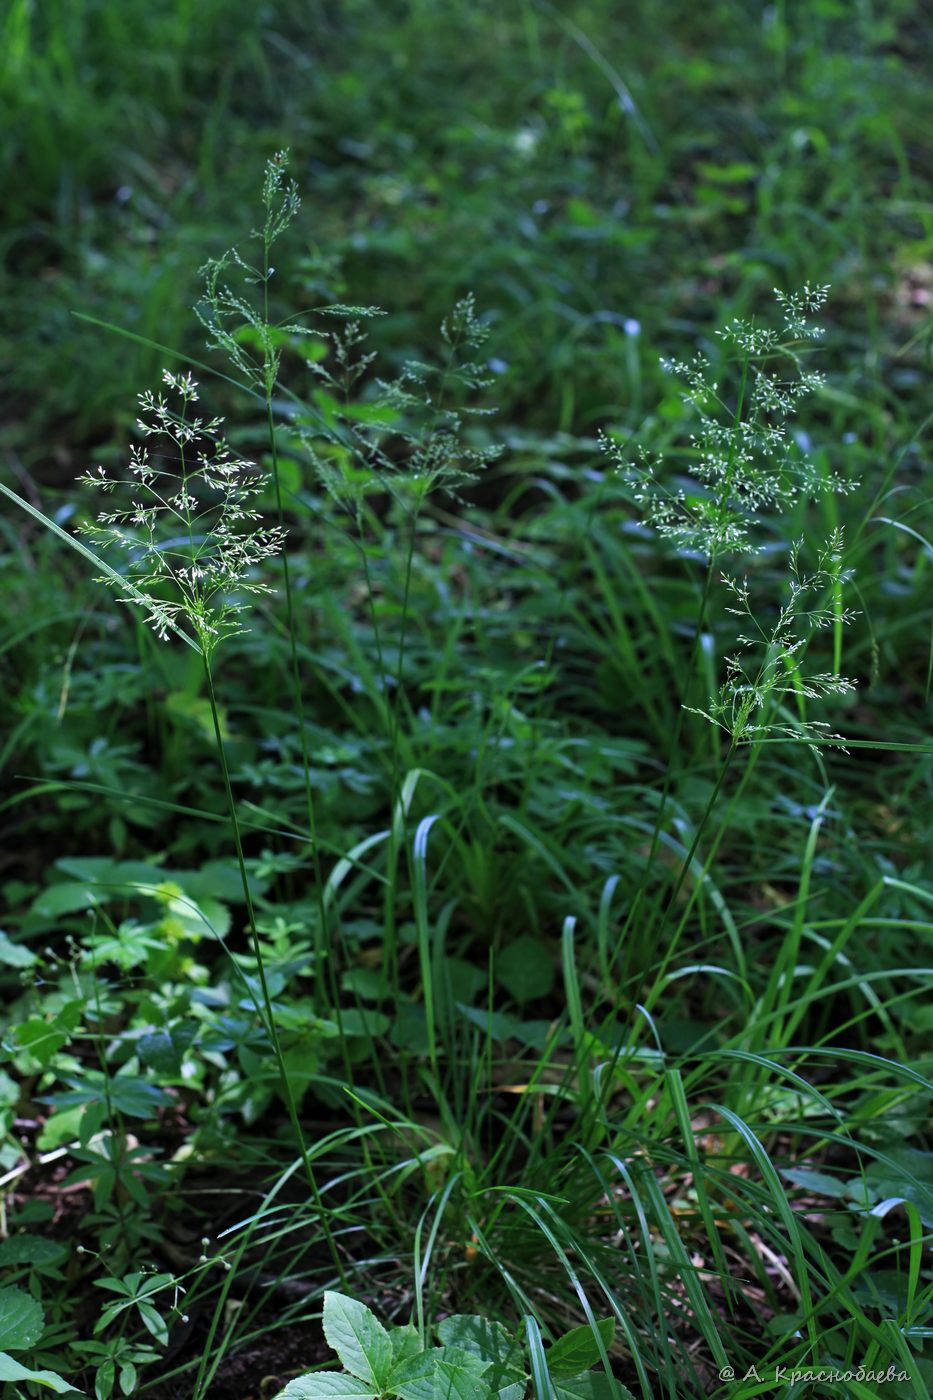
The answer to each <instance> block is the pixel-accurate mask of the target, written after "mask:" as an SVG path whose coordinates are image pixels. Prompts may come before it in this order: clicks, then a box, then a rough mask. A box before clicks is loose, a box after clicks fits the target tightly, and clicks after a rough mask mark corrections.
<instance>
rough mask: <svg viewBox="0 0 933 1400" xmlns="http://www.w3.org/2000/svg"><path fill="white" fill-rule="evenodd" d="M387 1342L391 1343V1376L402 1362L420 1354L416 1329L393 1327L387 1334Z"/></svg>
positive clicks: (419, 1339) (419, 1340) (419, 1342)
mask: <svg viewBox="0 0 933 1400" xmlns="http://www.w3.org/2000/svg"><path fill="white" fill-rule="evenodd" d="M389 1341H390V1342H391V1343H392V1375H394V1374H395V1371H396V1369H397V1367H398V1366H399V1365H400V1364H401V1363H402V1362H403V1361H408V1360H409V1359H410V1358H412V1357H415V1356H419V1355H420V1354H421V1338H420V1337H419V1335H418V1329H417V1327H412V1326H408V1327H393V1328H392V1331H391V1332H390V1333H389Z"/></svg>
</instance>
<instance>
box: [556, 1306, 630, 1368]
mask: <svg viewBox="0 0 933 1400" xmlns="http://www.w3.org/2000/svg"><path fill="white" fill-rule="evenodd" d="M596 1326H597V1328H598V1329H599V1335H600V1337H601V1338H602V1343H603V1349H604V1350H605V1351H608V1350H609V1348H610V1347H611V1346H612V1339H613V1337H614V1336H615V1330H616V1324H615V1319H614V1318H611V1317H604V1318H602V1319H601V1320H600V1321H599V1322H597V1324H596ZM598 1360H599V1347H598V1345H597V1342H596V1338H595V1336H594V1335H593V1329H592V1327H590V1326H589V1324H587V1323H584V1325H583V1326H582V1327H574V1328H573V1329H572V1330H571V1331H570V1332H565V1333H564V1335H563V1336H562V1337H560V1338H558V1340H557V1341H556V1342H555V1343H554V1345H553V1346H552V1347H551V1348H550V1350H549V1351H548V1352H547V1364H548V1370H549V1371H550V1373H551V1375H552V1376H578V1375H579V1374H580V1372H581V1371H588V1370H589V1369H590V1367H591V1366H595V1365H596V1363H597V1362H598Z"/></svg>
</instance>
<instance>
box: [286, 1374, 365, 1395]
mask: <svg viewBox="0 0 933 1400" xmlns="http://www.w3.org/2000/svg"><path fill="white" fill-rule="evenodd" d="M335 1395H339V1396H342V1397H343V1400H376V1392H375V1391H374V1390H373V1389H371V1387H369V1386H367V1385H366V1384H365V1383H364V1382H363V1381H359V1380H357V1378H356V1376H341V1375H338V1374H337V1372H335V1371H317V1372H315V1373H313V1374H312V1375H309V1376H298V1377H297V1379H296V1380H293V1381H289V1383H288V1385H287V1386H286V1387H285V1389H284V1390H280V1391H279V1393H278V1396H277V1400H328V1397H330V1396H335Z"/></svg>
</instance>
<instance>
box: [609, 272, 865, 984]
mask: <svg viewBox="0 0 933 1400" xmlns="http://www.w3.org/2000/svg"><path fill="white" fill-rule="evenodd" d="M828 293H829V288H828V287H827V286H810V285H806V286H804V287H803V288H802V290H801V291H799V292H792V293H786V292H782V291H780V290H777V289H776V290H775V292H774V297H775V301H776V303H777V307H778V313H779V317H780V322H781V324H780V326H779V327H776V328H775V327H768V326H759V325H756V324H755V322H753V321H751V320H747V319H742V318H738V317H735V318H733V319H732V320H731V321H730V322H728V323H727V324H726V325H725V326H723V327H722V328H721V329H719V330H718V331H717V332H716V335H717V338H718V339H719V340H720V341H721V343H722V345H723V347H724V348H725V350H726V352H727V356H726V375H725V382H721V379H720V378H719V377H717V372H716V370H715V368H714V365H713V362H712V360H711V359H710V357H709V356H708V355H705V354H701V353H697V354H695V355H694V356H692V358H690V359H689V360H679V359H669V360H664V361H662V364H663V366H664V368H665V369H666V370H667V371H668V373H670V374H671V375H672V376H674V377H675V378H676V379H677V380H679V382H680V384H681V391H680V395H681V401H682V403H683V405H684V409H685V415H684V416H685V419H686V421H687V422H688V423H689V424H690V428H689V431H688V433H687V441H686V448H687V456H688V459H689V462H690V467H689V470H688V471H687V472H683V471H682V470H680V469H676V470H675V469H674V468H673V467H671V466H669V465H668V464H667V463H665V462H664V460H663V458H661V459H659V458H657V457H655V456H653V455H652V454H651V453H649V452H648V451H646V450H639V451H638V452H637V454H636V457H635V460H634V462H632V461H630V460H629V455H628V451H627V448H626V447H625V446H623V445H621V444H619V443H617V442H615V441H614V440H613V439H612V438H610V437H608V436H604V437H603V440H602V445H603V449H604V451H605V452H606V453H607V455H608V456H609V458H610V461H611V462H612V464H613V465H614V467H615V470H616V472H617V473H618V475H619V476H620V477H621V478H622V480H623V481H624V482H625V483H626V484H627V485H628V487H629V489H630V492H631V499H632V501H633V504H634V505H635V506H636V508H637V509H638V511H639V512H640V514H641V516H642V518H643V520H644V522H645V524H646V525H647V526H648V527H649V528H651V529H652V530H653V531H654V533H655V534H656V536H657V537H658V538H659V539H660V540H662V541H664V542H665V543H666V544H668V545H669V546H671V547H672V548H673V549H674V550H675V551H676V552H677V553H678V554H679V555H681V556H686V557H687V558H691V557H692V558H696V557H699V558H701V559H703V560H704V561H705V571H704V574H705V576H704V583H703V587H702V591H701V595H700V600H699V606H698V610H697V618H696V624H695V628H694V641H693V648H692V652H691V657H690V661H689V665H688V670H687V685H686V687H685V691H684V694H683V695H682V697H681V701H682V703H681V706H680V708H679V710H678V715H677V720H676V723H675V727H674V734H673V739H672V744H671V752H670V757H669V761H668V764H667V772H666V776H665V782H664V787H663V790H662V793H661V797H660V801H659V804H658V810H657V815H656V817H655V821H654V826H653V831H652V839H651V846H650V850H649V854H648V862H647V871H646V879H645V881H644V883H643V887H642V888H643V889H645V888H647V877H648V875H649V874H650V871H651V870H652V868H653V866H654V863H655V860H656V858H657V855H658V851H659V848H660V843H661V838H662V832H663V830H664V825H665V822H666V819H667V813H668V805H669V799H670V795H671V791H672V785H673V779H674V775H675V771H676V768H677V765H678V763H679V762H682V755H681V736H682V733H683V719H684V715H685V714H686V713H693V714H699V715H701V716H702V717H703V718H705V719H707V720H708V721H709V722H710V723H711V724H712V725H714V726H715V727H716V728H717V729H718V730H720V731H721V732H723V733H724V734H725V735H726V736H727V737H728V741H729V742H728V745H727V747H726V750H725V753H724V755H723V756H722V757H721V759H720V763H719V770H718V772H717V775H716V779H715V782H714V785H713V789H712V792H711V794H710V797H709V800H708V801H707V804H706V806H705V809H704V811H703V813H702V815H701V817H700V820H699V822H698V824H697V826H696V828H695V831H694V834H693V839H692V841H691V843H690V846H689V849H688V850H687V852H686V854H685V856H684V859H683V862H682V865H681V868H680V871H679V875H678V877H677V879H676V880H675V883H674V886H673V889H672V891H671V893H670V895H669V896H668V898H667V900H666V901H665V902H664V905H663V908H662V896H661V894H660V893H659V894H658V895H657V897H656V899H655V900H654V902H653V905H652V907H651V908H650V909H649V910H648V911H645V921H644V922H645V929H646V938H647V939H648V940H650V941H651V942H655V941H656V940H658V939H659V938H660V937H661V935H662V933H663V932H664V930H665V928H666V925H667V923H668V921H669V918H670V916H671V912H672V910H673V908H674V907H675V905H676V903H677V901H678V899H679V897H680V894H681V890H682V889H683V885H684V882H685V880H686V878H687V874H688V872H689V871H690V870H691V868H692V867H693V864H694V860H695V858H696V855H697V851H698V850H699V846H700V842H701V839H702V837H703V833H704V831H705V829H706V827H707V824H708V822H709V820H710V818H711V816H712V813H713V810H714V808H715V805H716V802H717V800H718V798H719V795H720V793H721V791H722V789H723V786H724V783H725V779H726V775H727V773H728V771H729V769H730V766H731V764H732V761H733V759H734V757H735V754H736V752H737V750H738V749H739V748H740V747H741V746H743V745H745V746H747V745H752V746H757V745H758V744H760V743H761V742H764V741H766V740H769V739H790V740H795V741H798V742H799V741H803V742H806V743H809V744H810V745H811V747H814V748H815V747H816V746H817V745H818V744H820V743H829V744H835V745H841V743H842V740H841V736H840V735H838V734H835V733H834V732H833V731H832V730H831V729H830V727H829V726H828V725H827V724H826V723H825V722H823V721H821V720H818V719H812V718H811V717H810V716H809V714H808V712H807V704H806V702H807V701H808V700H810V701H814V700H815V701H818V700H822V699H825V698H826V697H828V696H832V695H845V694H848V693H849V692H851V691H852V689H853V688H854V687H853V682H852V681H850V680H848V679H846V678H845V677H843V676H841V675H840V674H839V671H838V656H839V649H840V644H839V636H838V634H839V631H840V629H841V627H842V626H843V625H844V624H845V623H846V622H848V621H850V620H851V618H852V616H853V614H852V613H851V612H849V611H848V610H847V609H845V608H844V607H843V606H842V603H841V590H842V584H843V582H844V581H845V580H846V579H847V578H848V576H849V575H848V574H847V573H846V572H845V570H844V569H843V567H842V553H843V538H842V534H841V532H839V531H835V532H833V534H832V536H831V538H830V539H829V541H828V542H827V544H826V546H825V547H824V548H823V549H822V550H821V551H820V553H819V556H818V559H817V564H816V567H815V569H813V570H812V571H811V572H809V573H806V572H805V571H804V570H803V568H802V566H801V563H800V549H801V546H800V544H799V543H793V544H791V545H790V547H789V559H788V571H787V582H786V596H785V597H784V598H783V599H781V600H780V601H779V602H778V603H777V606H776V608H775V606H774V604H773V603H772V602H770V601H769V603H768V604H767V605H766V607H765V609H764V610H761V609H759V608H757V607H756V606H755V603H754V601H753V597H752V591H751V587H750V585H749V583H748V581H747V580H746V579H744V578H742V577H740V576H738V575H736V574H734V573H732V572H727V571H726V570H725V567H724V566H725V561H726V560H727V559H737V558H743V557H744V558H746V559H752V558H753V557H754V556H755V555H757V554H758V553H759V552H760V550H761V549H762V544H763V536H764V534H765V532H766V531H768V530H769V529H770V530H771V532H772V533H773V527H774V526H775V525H777V527H778V529H780V528H781V526H780V517H782V516H786V513H787V512H788V511H789V510H790V509H791V508H793V507H794V506H796V505H798V504H800V503H807V502H817V501H819V500H821V499H823V498H825V497H826V496H827V495H829V494H833V493H837V494H847V493H848V492H850V491H852V490H854V489H855V487H856V485H857V483H856V482H854V481H850V480H848V479H847V478H845V477H843V476H842V475H841V474H839V473H838V472H833V471H827V470H825V469H822V468H820V467H818V466H817V465H816V464H815V463H813V462H812V461H811V460H810V459H809V458H808V457H807V455H806V453H805V452H803V451H802V450H801V448H800V446H799V440H798V438H795V436H794V434H793V432H792V427H793V423H794V420H795V418H796V417H797V415H798V413H799V412H800V409H801V407H802V406H803V404H804V403H805V402H806V400H807V399H809V398H810V397H812V396H813V395H814V394H816V393H818V392H819V391H820V390H821V388H822V387H823V384H824V376H823V375H822V374H821V373H820V372H819V371H817V370H814V369H812V368H810V366H809V364H808V363H807V360H806V358H805V354H806V351H807V350H808V349H812V347H813V346H814V345H815V344H816V343H817V342H819V341H820V340H821V339H822V336H823V329H822V327H821V326H820V325H819V324H818V322H817V321H816V320H814V319H813V318H814V317H816V316H818V314H819V313H820V311H821V310H822V309H823V307H824V306H825V303H826V299H827V296H828ZM776 518H777V519H776ZM717 579H719V581H720V582H721V583H722V585H723V586H724V588H725V589H726V590H727V592H728V594H729V595H730V602H729V604H728V605H727V607H726V612H727V613H730V614H732V615H735V616H738V617H740V618H741V619H742V622H743V630H742V632H741V633H740V634H739V636H738V639H737V644H736V650H735V652H734V653H733V654H732V655H731V656H729V657H728V658H727V659H726V663H725V678H724V680H723V682H722V684H721V685H720V687H719V689H718V691H717V693H716V694H714V695H712V696H711V697H710V698H709V699H708V701H707V703H706V705H705V706H698V705H696V704H694V703H692V700H693V697H692V694H691V689H692V684H693V680H694V677H695V675H696V672H697V669H698V661H699V658H700V648H701V646H702V641H703V637H704V634H705V632H706V631H707V629H708V620H707V619H708V611H709V606H710V602H711V598H712V594H713V587H714V584H715V582H716V580H717ZM826 627H832V628H834V629H835V631H836V634H837V635H836V645H835V648H834V653H835V657H834V659H835V661H836V665H835V666H834V669H833V670H832V671H831V672H819V671H816V672H811V671H808V670H806V669H805V667H804V658H805V653H806V650H807V647H808V645H809V642H810V640H811V638H812V636H813V635H814V633H815V632H816V631H818V630H819V629H821V628H826ZM788 704H791V705H793V706H794V707H795V710H796V713H794V712H793V711H791V710H788ZM753 757H754V755H753ZM684 926H685V920H684V919H681V921H680V925H679V929H680V930H682V929H683V928H684ZM678 936H679V934H678V935H677V936H675V937H674V939H673V940H672V943H671V945H670V947H669V948H668V951H667V953H666V955H665V967H666V966H667V965H668V963H669V961H670V958H671V956H672V955H673V951H674V948H675V947H676V944H677V940H678Z"/></svg>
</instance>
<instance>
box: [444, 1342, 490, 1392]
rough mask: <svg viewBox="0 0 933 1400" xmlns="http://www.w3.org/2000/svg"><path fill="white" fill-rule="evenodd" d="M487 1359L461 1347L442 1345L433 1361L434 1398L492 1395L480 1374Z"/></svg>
mask: <svg viewBox="0 0 933 1400" xmlns="http://www.w3.org/2000/svg"><path fill="white" fill-rule="evenodd" d="M489 1369H490V1363H489V1362H488V1361H484V1360H483V1359H482V1357H480V1356H477V1355H476V1353H475V1352H472V1351H464V1350H463V1348H462V1347H443V1348H442V1349H441V1352H440V1355H439V1356H438V1358H437V1361H436V1362H435V1369H434V1400H481V1397H485V1396H489V1395H491V1391H490V1389H489V1384H488V1382H487V1383H486V1384H481V1383H480V1382H481V1378H482V1377H483V1376H484V1375H485V1374H486V1372H487V1371H488V1370H489Z"/></svg>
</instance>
